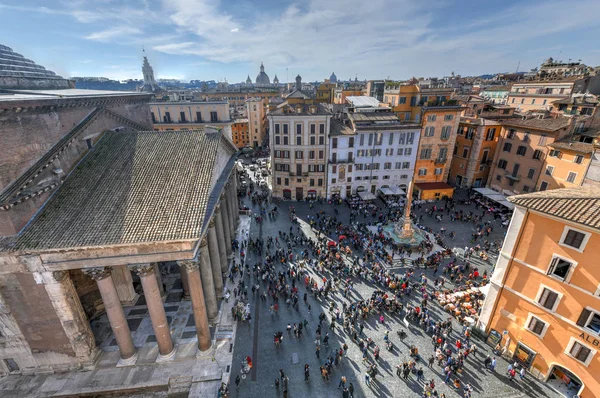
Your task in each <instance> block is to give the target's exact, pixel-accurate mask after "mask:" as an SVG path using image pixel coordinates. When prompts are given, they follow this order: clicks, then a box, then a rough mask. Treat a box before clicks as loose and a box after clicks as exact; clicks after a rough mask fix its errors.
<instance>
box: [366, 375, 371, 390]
mask: <svg viewBox="0 0 600 398" xmlns="http://www.w3.org/2000/svg"><path fill="white" fill-rule="evenodd" d="M365 383H366V384H367V385H368V386H369V387H370V386H371V376H369V372H366V373H365Z"/></svg>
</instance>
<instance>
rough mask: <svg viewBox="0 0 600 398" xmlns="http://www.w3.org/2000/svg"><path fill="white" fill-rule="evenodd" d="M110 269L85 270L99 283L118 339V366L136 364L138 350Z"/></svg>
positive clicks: (109, 318)
mask: <svg viewBox="0 0 600 398" xmlns="http://www.w3.org/2000/svg"><path fill="white" fill-rule="evenodd" d="M110 271H111V269H110V268H105V267H99V268H86V269H84V270H83V272H84V273H85V274H86V275H88V276H89V277H91V278H92V279H93V280H95V281H96V283H97V284H98V290H99V291H100V296H102V302H103V303H104V308H105V309H106V315H107V316H108V321H109V322H110V327H111V328H112V331H113V334H114V336H115V340H117V345H118V346H119V352H120V354H121V359H120V360H119V363H118V364H117V366H131V365H135V362H136V361H137V351H136V349H135V346H134V345H133V339H132V338H131V331H130V330H129V325H128V324H127V319H126V318H125V313H124V312H123V307H121V300H120V299H119V294H118V293H117V289H116V288H115V284H114V282H113V280H112V277H111V276H110Z"/></svg>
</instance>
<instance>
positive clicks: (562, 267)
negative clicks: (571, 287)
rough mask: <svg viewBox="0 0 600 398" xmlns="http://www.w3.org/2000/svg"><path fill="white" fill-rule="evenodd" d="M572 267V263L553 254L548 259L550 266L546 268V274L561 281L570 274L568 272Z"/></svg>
mask: <svg viewBox="0 0 600 398" xmlns="http://www.w3.org/2000/svg"><path fill="white" fill-rule="evenodd" d="M573 268H574V264H573V263H572V262H570V261H568V260H565V259H564V258H562V257H558V256H556V255H555V256H554V257H552V261H550V268H548V275H550V276H554V277H556V278H558V279H560V280H561V281H566V279H567V277H568V276H570V275H569V272H570V271H571V270H572V269H573Z"/></svg>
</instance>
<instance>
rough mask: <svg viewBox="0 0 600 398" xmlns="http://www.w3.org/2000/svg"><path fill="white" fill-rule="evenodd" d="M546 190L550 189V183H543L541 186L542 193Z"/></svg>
mask: <svg viewBox="0 0 600 398" xmlns="http://www.w3.org/2000/svg"><path fill="white" fill-rule="evenodd" d="M546 189H548V183H547V182H546V181H542V183H541V184H540V191H545V190H546Z"/></svg>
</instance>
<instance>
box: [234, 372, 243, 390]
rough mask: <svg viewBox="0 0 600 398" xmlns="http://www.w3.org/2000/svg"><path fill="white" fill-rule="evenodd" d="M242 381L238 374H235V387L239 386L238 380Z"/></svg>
mask: <svg viewBox="0 0 600 398" xmlns="http://www.w3.org/2000/svg"><path fill="white" fill-rule="evenodd" d="M241 381H242V379H241V378H240V375H237V376H236V377H235V387H236V388H240V382H241Z"/></svg>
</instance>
